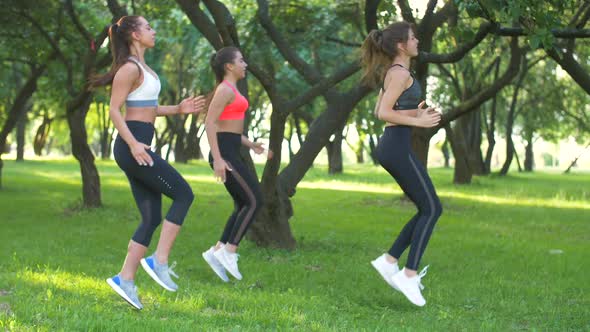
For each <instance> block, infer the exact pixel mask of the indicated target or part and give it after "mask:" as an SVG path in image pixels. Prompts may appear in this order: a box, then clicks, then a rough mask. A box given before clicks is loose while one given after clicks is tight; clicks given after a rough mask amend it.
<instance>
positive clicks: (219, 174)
mask: <svg viewBox="0 0 590 332" xmlns="http://www.w3.org/2000/svg"><path fill="white" fill-rule="evenodd" d="M226 170H227V171H230V172H231V171H232V169H231V168H230V167H229V165H228V164H227V163H226V162H225V160H223V159H221V158H220V159H216V160H214V161H213V171H215V178H216V179H217V180H218V181H220V180H221V182H224V183H225V179H226V172H225V171H226Z"/></svg>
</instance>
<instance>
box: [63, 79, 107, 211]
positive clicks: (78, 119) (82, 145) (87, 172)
mask: <svg viewBox="0 0 590 332" xmlns="http://www.w3.org/2000/svg"><path fill="white" fill-rule="evenodd" d="M91 102H92V92H89V91H88V90H87V89H86V88H83V89H82V91H81V92H80V93H79V94H78V95H77V96H76V97H75V98H74V99H72V100H70V101H69V102H68V103H67V106H66V107H67V110H66V116H67V120H68V126H69V128H70V141H71V144H72V154H73V155H74V157H75V158H76V159H77V160H78V162H79V164H80V172H81V173H82V200H83V205H84V207H86V208H95V207H100V206H101V205H102V201H101V195H100V177H99V175H98V170H97V169H96V165H95V164H94V155H93V154H92V150H90V147H89V146H88V134H87V132H86V125H85V120H86V114H88V109H89V107H90V103H91Z"/></svg>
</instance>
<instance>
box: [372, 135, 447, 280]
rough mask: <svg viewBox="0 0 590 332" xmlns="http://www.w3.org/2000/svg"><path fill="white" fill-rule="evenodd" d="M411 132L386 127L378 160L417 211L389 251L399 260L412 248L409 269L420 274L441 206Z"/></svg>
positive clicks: (379, 147)
mask: <svg viewBox="0 0 590 332" xmlns="http://www.w3.org/2000/svg"><path fill="white" fill-rule="evenodd" d="M411 130H412V129H411V128H410V127H407V126H390V127H386V128H385V132H384V133H383V136H381V138H380V140H379V145H378V146H377V159H378V160H379V163H380V164H381V166H383V168H385V170H387V172H389V174H391V176H393V177H394V178H395V180H396V181H397V183H398V184H399V186H400V187H401V188H402V190H403V191H404V193H405V194H406V195H407V196H408V197H409V198H410V199H411V200H412V202H414V204H415V205H416V207H417V208H418V213H417V214H416V215H415V216H414V217H412V219H410V221H409V222H408V223H407V224H406V225H405V226H404V228H403V229H402V231H401V233H400V234H399V236H398V237H397V239H396V240H395V242H394V243H393V246H392V247H391V249H390V250H389V254H390V255H391V256H393V257H395V258H396V259H399V257H400V256H401V254H402V253H403V252H404V250H406V248H408V246H410V244H411V248H410V254H409V255H408V261H407V264H406V267H407V268H408V269H411V270H417V269H418V265H419V263H420V259H421V258H422V255H423V254H424V250H425V249H426V245H427V244H428V240H429V239H430V235H431V234H432V229H433V228H434V224H435V223H436V221H437V220H438V218H439V217H440V215H441V214H442V206H441V204H440V200H439V199H438V196H437V195H436V191H435V190H434V186H433V185H432V181H431V180H430V177H429V176H428V173H426V169H425V168H424V166H423V165H422V163H421V162H420V161H419V160H417V159H416V157H415V156H414V153H413V152H412V149H411V144H410V143H411V142H410V139H411Z"/></svg>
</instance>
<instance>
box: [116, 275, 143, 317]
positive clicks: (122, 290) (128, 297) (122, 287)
mask: <svg viewBox="0 0 590 332" xmlns="http://www.w3.org/2000/svg"><path fill="white" fill-rule="evenodd" d="M107 284H109V286H111V288H112V289H113V290H114V291H115V292H117V294H119V295H120V296H121V297H122V298H123V299H124V300H125V301H127V302H128V303H129V304H131V305H132V306H133V307H134V308H135V309H139V310H141V309H143V304H141V302H139V298H137V287H136V286H135V284H134V283H133V280H123V279H122V278H121V277H120V276H119V275H118V274H117V275H116V276H114V277H111V278H108V279H107Z"/></svg>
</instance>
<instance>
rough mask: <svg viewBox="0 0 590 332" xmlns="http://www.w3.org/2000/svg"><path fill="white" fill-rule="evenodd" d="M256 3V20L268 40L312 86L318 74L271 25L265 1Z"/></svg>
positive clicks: (259, 0) (318, 78) (319, 76)
mask: <svg viewBox="0 0 590 332" xmlns="http://www.w3.org/2000/svg"><path fill="white" fill-rule="evenodd" d="M257 2H258V13H257V15H258V19H259V20H260V24H261V25H262V27H263V28H264V30H266V33H267V34H268V36H269V37H270V39H271V40H272V41H273V42H274V44H275V45H276V46H277V48H278V50H279V52H281V55H282V56H283V57H284V58H285V59H286V60H287V61H288V62H289V64H291V65H292V66H293V68H295V70H297V72H298V73H299V74H301V76H303V78H304V79H305V80H306V81H307V82H308V83H310V84H313V83H315V82H317V81H319V80H320V79H321V74H320V72H319V71H318V70H317V69H316V68H314V67H313V66H311V65H310V64H308V63H307V62H305V60H303V59H302V58H301V57H300V56H299V55H298V54H297V52H296V51H295V50H294V49H293V48H292V47H291V46H290V44H289V43H288V41H287V39H286V38H285V37H284V36H283V35H282V34H281V33H280V31H279V30H278V29H277V28H276V26H275V25H274V24H273V23H272V20H271V19H270V16H269V13H268V2H267V1H266V0H257Z"/></svg>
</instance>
